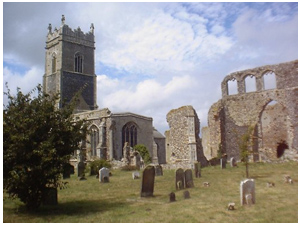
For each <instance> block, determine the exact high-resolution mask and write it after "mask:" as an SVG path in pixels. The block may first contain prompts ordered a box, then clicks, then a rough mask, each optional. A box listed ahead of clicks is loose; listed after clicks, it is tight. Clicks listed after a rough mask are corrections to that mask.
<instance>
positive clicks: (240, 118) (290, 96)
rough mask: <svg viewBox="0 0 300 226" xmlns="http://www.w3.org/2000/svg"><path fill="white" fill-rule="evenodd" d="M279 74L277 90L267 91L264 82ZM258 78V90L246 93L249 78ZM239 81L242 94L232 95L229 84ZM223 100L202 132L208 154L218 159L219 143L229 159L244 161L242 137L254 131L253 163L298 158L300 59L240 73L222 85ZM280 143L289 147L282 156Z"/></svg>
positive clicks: (215, 107)
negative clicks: (299, 76) (299, 78)
mask: <svg viewBox="0 0 300 226" xmlns="http://www.w3.org/2000/svg"><path fill="white" fill-rule="evenodd" d="M268 74H273V75H275V78H276V87H275V88H273V89H265V84H264V81H265V80H264V79H265V76H268ZM248 76H250V77H254V78H255V81H256V91H254V92H246V83H245V80H246V78H247V77H248ZM232 80H235V81H237V83H236V84H237V90H238V94H235V95H229V93H228V81H232ZM222 96H223V97H222V99H220V100H219V101H218V102H216V103H214V104H213V105H212V106H211V108H210V110H209V113H208V127H207V128H203V129H202V135H203V141H202V142H203V147H204V154H205V156H207V157H208V158H212V157H216V156H217V151H218V147H219V144H220V143H221V144H222V149H223V150H222V152H223V153H227V157H228V159H230V158H231V157H234V158H235V159H237V160H239V159H240V154H239V153H240V151H239V143H240V141H241V136H242V135H243V134H244V133H245V132H246V131H247V130H248V128H249V127H250V126H251V127H253V128H254V130H253V134H252V137H253V143H252V147H251V149H252V151H253V158H252V160H254V161H258V160H262V161H274V160H278V159H279V158H283V159H291V160H297V159H298V60H295V61H292V62H287V63H281V64H276V65H267V66H262V67H258V68H254V69H248V70H244V71H239V72H235V73H232V74H230V75H228V76H226V77H225V78H224V80H223V82H222ZM280 143H286V144H287V146H288V148H287V149H286V150H284V153H281V151H280V150H278V147H279V144H280Z"/></svg>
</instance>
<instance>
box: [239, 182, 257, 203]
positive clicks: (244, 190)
mask: <svg viewBox="0 0 300 226" xmlns="http://www.w3.org/2000/svg"><path fill="white" fill-rule="evenodd" d="M240 193H241V205H242V206H243V205H251V204H255V182H254V179H246V180H244V181H241V184H240Z"/></svg>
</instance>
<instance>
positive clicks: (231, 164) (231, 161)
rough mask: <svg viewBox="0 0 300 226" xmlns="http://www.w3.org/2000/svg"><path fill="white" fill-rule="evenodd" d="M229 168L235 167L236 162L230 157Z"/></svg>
mask: <svg viewBox="0 0 300 226" xmlns="http://www.w3.org/2000/svg"><path fill="white" fill-rule="evenodd" d="M230 166H231V167H236V166H237V164H236V160H235V158H234V157H231V159H230Z"/></svg>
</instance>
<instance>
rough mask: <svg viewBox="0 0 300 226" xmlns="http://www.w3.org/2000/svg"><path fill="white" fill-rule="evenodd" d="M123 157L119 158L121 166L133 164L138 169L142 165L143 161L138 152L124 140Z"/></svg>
mask: <svg viewBox="0 0 300 226" xmlns="http://www.w3.org/2000/svg"><path fill="white" fill-rule="evenodd" d="M123 156H124V157H123V158H122V159H121V165H122V166H134V167H136V169H137V170H140V168H141V167H143V166H144V161H143V158H142V156H141V155H140V153H139V152H138V151H136V150H134V149H133V148H132V147H130V146H129V144H128V142H125V144H124V147H123Z"/></svg>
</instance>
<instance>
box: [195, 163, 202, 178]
mask: <svg viewBox="0 0 300 226" xmlns="http://www.w3.org/2000/svg"><path fill="white" fill-rule="evenodd" d="M194 166H195V167H194V168H195V177H196V178H200V177H201V163H200V162H195V164H194Z"/></svg>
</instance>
